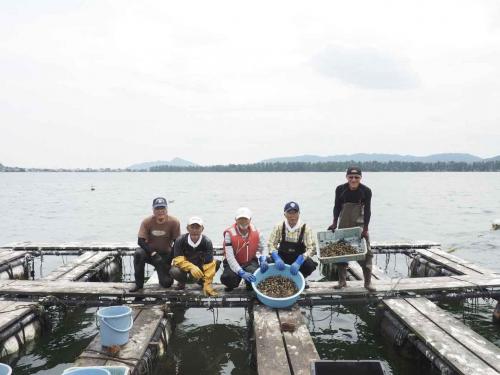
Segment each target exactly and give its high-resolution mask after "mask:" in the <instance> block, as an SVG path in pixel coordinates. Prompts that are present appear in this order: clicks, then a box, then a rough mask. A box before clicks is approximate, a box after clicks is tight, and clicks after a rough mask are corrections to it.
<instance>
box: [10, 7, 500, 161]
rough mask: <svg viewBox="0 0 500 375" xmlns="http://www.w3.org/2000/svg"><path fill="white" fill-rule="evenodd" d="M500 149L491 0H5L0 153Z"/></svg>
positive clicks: (496, 37) (218, 155)
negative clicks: (249, 0)
mask: <svg viewBox="0 0 500 375" xmlns="http://www.w3.org/2000/svg"><path fill="white" fill-rule="evenodd" d="M358 152H366V153H398V154H413V155H428V154H433V153H441V152H467V153H472V154H475V155H478V156H481V157H491V156H495V155H499V154H500V2H498V1H497V0H491V1H486V0H470V1H463V0H450V1H447V0H438V1H436V0H432V1H427V0H418V1H409V0H396V1H373V0H365V1H361V0H352V1H337V0H328V1H307V2H306V1H293V0H287V1H272V0H267V1H259V0H255V1H251V2H248V1H247V2H243V1H237V0H230V1H206V0H204V1H201V0H200V1H189V0H186V1H163V0H161V1H160V0H157V1H147V0H141V1H128V0H117V1H106V0H94V1H76V0H45V1H44V0H32V1H26V0H0V163H2V164H4V165H8V166H22V167H48V168H58V167H61V168H84V167H126V166H128V165H131V164H134V163H138V162H144V161H153V160H170V159H172V158H174V157H181V158H184V159H187V160H190V161H193V162H195V163H198V164H202V165H209V164H228V163H251V162H257V161H259V160H262V159H266V158H272V157H278V156H292V155H300V154H315V155H323V156H325V155H335V154H349V153H358Z"/></svg>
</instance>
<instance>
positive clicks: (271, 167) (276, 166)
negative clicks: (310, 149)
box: [0, 160, 500, 172]
mask: <svg viewBox="0 0 500 375" xmlns="http://www.w3.org/2000/svg"><path fill="white" fill-rule="evenodd" d="M352 165H356V166H358V167H359V168H361V170H363V171H368V172H500V160H488V161H478V162H473V163H466V162H434V163H424V162H403V161H390V162H379V161H368V162H355V161H350V162H314V163H311V162H288V163H280V162H275V163H253V164H228V165H210V166H189V167H187V166H186V167H180V166H167V165H163V166H156V167H151V168H149V169H148V170H129V169H113V168H99V169H94V168H85V169H46V168H43V169H42V168H19V167H6V166H3V165H1V164H0V172H344V171H345V170H346V169H347V168H348V167H349V166H352Z"/></svg>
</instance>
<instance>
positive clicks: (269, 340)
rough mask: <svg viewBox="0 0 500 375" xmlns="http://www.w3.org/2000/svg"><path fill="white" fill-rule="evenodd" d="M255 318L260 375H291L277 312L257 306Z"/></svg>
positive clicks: (254, 313)
mask: <svg viewBox="0 0 500 375" xmlns="http://www.w3.org/2000/svg"><path fill="white" fill-rule="evenodd" d="M253 318H254V320H253V328H254V334H255V348H256V351H257V370H258V373H259V374H260V375H287V374H289V375H290V374H291V373H290V368H289V365H288V359H287V355H286V350H285V346H284V343H283V337H282V335H281V330H280V323H279V320H278V315H277V314H276V311H275V310H273V309H270V308H268V307H266V306H262V305H257V306H255V308H254V311H253Z"/></svg>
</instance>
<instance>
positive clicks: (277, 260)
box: [271, 251, 285, 271]
mask: <svg viewBox="0 0 500 375" xmlns="http://www.w3.org/2000/svg"><path fill="white" fill-rule="evenodd" d="M271 257H272V258H273V260H274V264H275V265H276V268H277V269H278V270H279V271H283V270H284V269H285V262H283V259H281V257H280V256H279V254H278V252H277V251H273V252H272V253H271Z"/></svg>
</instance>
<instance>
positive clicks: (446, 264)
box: [415, 247, 498, 276]
mask: <svg viewBox="0 0 500 375" xmlns="http://www.w3.org/2000/svg"><path fill="white" fill-rule="evenodd" d="M415 252H416V254H418V255H420V256H421V257H423V258H424V259H426V260H428V261H430V262H432V263H435V264H438V265H440V266H441V267H443V268H445V269H447V270H448V271H450V272H452V273H454V274H456V275H476V276H479V275H485V276H487V275H494V274H498V273H497V272H495V271H493V270H490V269H487V268H485V267H481V266H478V265H476V264H474V263H472V262H469V261H467V260H465V259H462V258H459V257H456V256H454V255H452V254H449V253H447V252H445V251H442V250H441V249H440V248H438V247H431V248H428V249H416V250H415Z"/></svg>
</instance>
